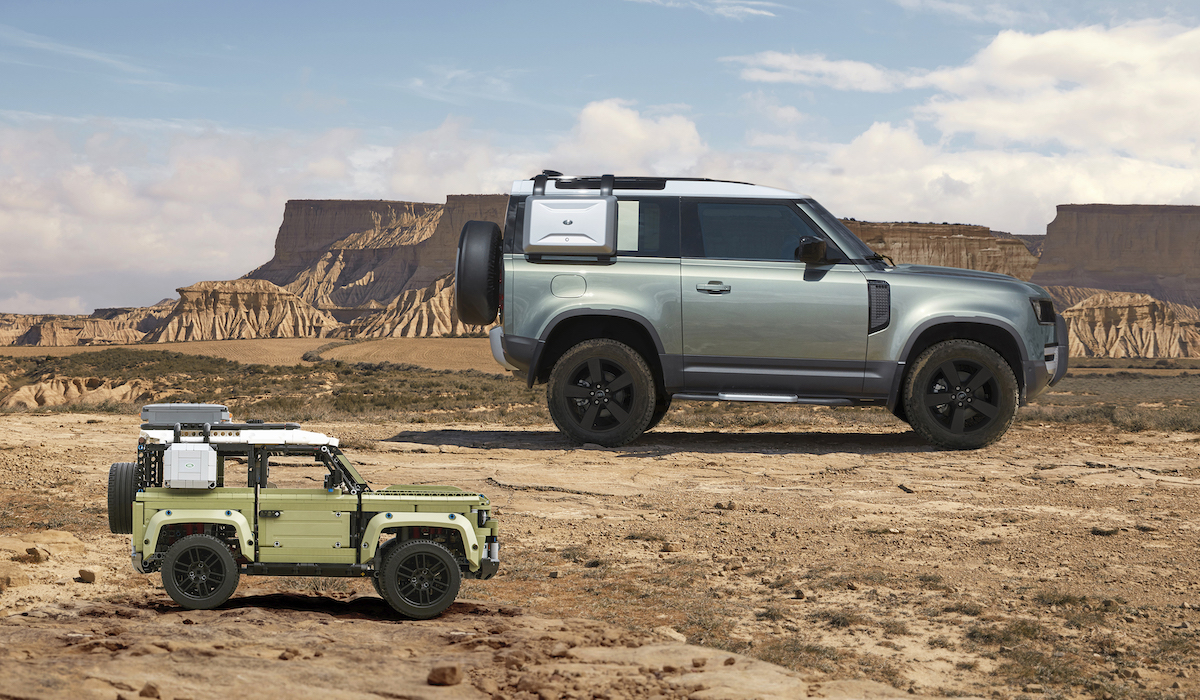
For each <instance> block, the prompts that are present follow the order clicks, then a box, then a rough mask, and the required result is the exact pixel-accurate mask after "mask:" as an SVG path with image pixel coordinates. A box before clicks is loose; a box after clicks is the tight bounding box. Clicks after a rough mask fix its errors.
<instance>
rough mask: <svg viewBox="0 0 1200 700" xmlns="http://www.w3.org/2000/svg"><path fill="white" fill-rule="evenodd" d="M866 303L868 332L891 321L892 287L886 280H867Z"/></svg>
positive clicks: (881, 328)
mask: <svg viewBox="0 0 1200 700" xmlns="http://www.w3.org/2000/svg"><path fill="white" fill-rule="evenodd" d="M867 303H868V306H869V309H870V311H869V314H868V316H869V319H870V320H869V321H868V323H869V324H870V325H869V326H868V329H867V332H868V333H875V332H876V331H881V330H883V329H884V328H887V327H888V324H889V323H891V322H892V288H891V287H889V286H888V283H887V282H881V281H879V280H867Z"/></svg>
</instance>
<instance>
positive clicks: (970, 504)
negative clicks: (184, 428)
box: [0, 339, 1200, 698]
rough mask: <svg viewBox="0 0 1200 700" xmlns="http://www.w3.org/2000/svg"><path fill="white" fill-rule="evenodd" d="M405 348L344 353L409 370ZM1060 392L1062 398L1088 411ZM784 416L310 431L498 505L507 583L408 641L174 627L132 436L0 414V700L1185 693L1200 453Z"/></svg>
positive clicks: (1154, 444)
mask: <svg viewBox="0 0 1200 700" xmlns="http://www.w3.org/2000/svg"><path fill="white" fill-rule="evenodd" d="M466 342H469V343H470V345H467V344H465V343H466ZM484 343H486V341H480V340H478V339H469V341H464V345H463V346H462V348H461V350H460V351H454V350H452V348H453V347H454V346H453V345H449V346H447V347H444V348H441V349H440V350H438V351H437V352H428V351H427V350H422V349H417V350H413V352H424V353H426V354H425V357H426V359H425V360H424V361H425V362H426V363H427V365H429V366H433V365H435V364H436V362H441V361H446V359H445V358H448V357H450V358H452V356H453V354H454V352H460V354H461V355H463V356H466V355H470V354H471V353H474V354H475V356H476V357H478V356H479V354H480V353H481V351H482V353H483V357H484V358H485V359H486V347H485V345H484ZM369 345H370V343H361V344H356V345H353V346H343V347H338V348H332V349H329V350H325V351H323V352H322V356H324V357H326V359H333V358H330V357H329V355H330V354H332V353H335V352H338V351H345V352H350V351H353V352H367V351H369V350H370V348H369V347H368V346H369ZM182 347H183V346H182V345H172V346H171V347H170V348H169V349H171V350H175V351H181V348H182ZM318 347H320V346H318ZM313 349H315V348H313V347H308V348H306V349H305V350H304V351H305V352H307V351H309V350H313ZM281 352H282V351H281ZM392 352H393V354H392V355H389V356H387V357H384V356H382V355H379V354H376V355H369V354H368V355H362V356H355V357H351V356H346V357H345V358H339V359H344V361H370V362H377V361H381V359H388V360H389V361H393V362H400V361H410V360H405V359H403V357H401V354H402V351H400V350H396V349H393V350H392ZM404 352H407V351H404ZM452 359H453V358H452ZM453 361H455V362H462V361H464V360H462V359H461V357H460V358H459V359H454V360H453ZM488 361H489V362H490V360H488ZM1093 364H1096V363H1093ZM476 366H478V365H476ZM435 368H439V367H435ZM442 368H444V369H453V368H452V367H442ZM480 369H485V370H488V369H490V368H489V367H480ZM1093 369H1094V370H1096V372H1094V373H1097V372H1098V373H1101V374H1110V375H1111V374H1113V370H1112V369H1106V368H1103V367H1098V368H1093ZM1147 370H1148V372H1147V373H1146V376H1145V377H1140V376H1139V377H1135V378H1133V379H1129V380H1128V386H1130V387H1133V389H1131V390H1129V391H1132V392H1133V393H1134V394H1138V393H1139V392H1140V393H1141V394H1153V395H1142V396H1139V395H1133V396H1126V397H1125V399H1124V400H1125V401H1127V402H1130V405H1138V404H1142V405H1144V406H1155V405H1163V404H1167V405H1170V404H1171V403H1172V402H1180V401H1194V400H1195V398H1194V395H1190V394H1189V393H1188V392H1190V391H1192V382H1193V381H1195V379H1196V377H1195V376H1194V373H1193V374H1192V375H1191V376H1189V375H1188V374H1187V373H1186V372H1185V373H1183V374H1182V375H1181V376H1179V378H1173V377H1174V376H1176V375H1178V374H1179V373H1178V371H1177V370H1171V369H1169V368H1162V367H1159V368H1157V369H1156V368H1154V367H1148V368H1147ZM1172 371H1174V372H1176V375H1168V376H1161V377H1160V376H1158V374H1162V373H1164V372H1168V373H1169V372H1172ZM1155 373H1158V374H1155ZM1070 381H1071V380H1070V379H1068V380H1066V381H1065V382H1064V384H1063V385H1060V386H1059V387H1057V388H1056V389H1057V390H1056V394H1057V397H1056V399H1055V400H1056V401H1059V402H1060V404H1061V405H1063V406H1068V407H1080V406H1086V405H1087V402H1088V401H1093V400H1095V392H1094V391H1093V390H1092V388H1089V387H1092V385H1090V384H1082V383H1077V384H1075V385H1071V384H1070V383H1069V382H1070ZM1078 381H1079V382H1083V379H1080V380H1078ZM1114 381H1116V380H1114ZM1129 391H1126V392H1125V393H1127V394H1128V393H1129ZM1172 392H1175V393H1172ZM1176 394H1179V395H1180V396H1181V397H1182V398H1181V397H1180V396H1176ZM676 410H679V409H676ZM796 410H797V412H798V413H797V415H798V416H800V415H802V416H803V420H797V421H796V422H795V423H794V425H793V426H792V427H790V428H789V427H779V426H778V425H776V424H772V425H769V426H767V427H754V426H753V425H752V424H739V425H732V426H719V427H705V426H704V425H702V424H697V422H696V421H694V420H692V421H682V420H680V421H678V422H677V423H673V422H672V421H671V419H670V417H668V420H666V421H664V424H663V426H662V427H660V428H659V429H657V430H655V431H653V432H651V433H648V434H647V435H645V436H644V437H643V438H641V439H639V440H638V441H636V442H634V443H633V444H631V445H629V446H627V447H624V448H620V449H605V448H599V447H594V446H583V447H580V446H576V445H573V444H571V443H568V442H567V441H565V440H564V439H563V438H561V437H560V436H559V435H558V433H557V432H556V431H554V429H553V426H551V425H548V424H539V425H528V426H512V425H498V424H494V423H464V422H458V423H452V424H439V423H436V422H423V423H416V422H397V421H389V420H380V419H372V420H369V421H341V422H321V423H310V424H307V425H306V427H309V428H310V429H315V430H320V431H323V432H327V433H329V434H332V435H336V436H338V437H341V438H342V439H343V441H344V444H347V445H349V446H350V447H349V448H348V449H349V451H350V453H351V456H352V457H353V458H355V459H356V461H357V462H358V463H359V464H360V465H361V467H360V468H361V470H362V471H363V473H364V475H365V476H366V477H367V478H368V479H369V480H370V481H371V482H372V483H373V484H376V485H379V486H385V485H388V484H397V483H446V484H453V485H456V486H461V487H463V488H468V489H473V490H478V491H479V492H480V493H484V494H487V495H488V496H489V497H490V498H491V499H492V500H493V503H495V504H496V506H497V513H498V517H499V519H500V521H501V524H502V530H501V543H502V545H501V559H502V563H501V573H500V575H498V576H497V577H496V578H495V579H493V580H491V581H484V582H477V581H472V582H465V583H464V586H463V591H462V593H461V595H460V599H459V602H458V603H456V604H455V605H454V606H453V607H451V609H450V610H449V611H448V612H447V613H446V614H444V615H443V616H442V617H440V618H438V619H436V620H431V621H427V622H411V621H405V620H402V619H399V618H398V617H396V616H395V615H393V614H392V613H391V612H390V610H389V609H388V608H387V606H386V605H385V604H383V602H382V601H381V600H380V599H379V598H377V597H376V596H375V594H374V591H373V589H372V588H371V586H370V584H369V583H367V582H366V581H362V580H349V581H347V580H342V579H295V578H267V577H258V578H255V577H245V578H243V579H242V582H241V586H240V588H239V590H238V592H237V594H235V597H234V598H233V599H232V600H231V601H230V602H229V603H228V604H226V605H225V606H224V607H223V608H221V609H218V610H214V611H208V612H189V611H185V610H183V609H181V608H179V607H177V606H176V605H175V604H174V603H173V602H172V601H171V600H170V598H169V597H167V595H166V593H165V592H164V591H163V589H162V587H161V582H160V580H159V577H158V576H157V575H150V576H144V575H140V574H136V573H135V572H134V571H133V570H132V569H131V567H130V565H129V560H128V554H127V550H128V538H127V536H124V535H113V534H111V533H109V532H108V527H107V517H106V510H105V489H106V479H107V473H108V467H109V465H110V464H111V463H113V462H117V461H127V460H129V459H131V458H132V455H133V448H134V442H135V440H136V435H137V426H138V422H139V421H138V418H137V416H136V415H135V414H129V415H122V414H114V413H110V412H104V413H87V412H48V411H12V412H7V413H2V414H0V464H2V465H3V469H4V474H3V476H0V582H3V584H4V585H5V586H6V589H5V590H4V591H3V593H0V679H2V680H0V698H34V697H38V698H40V697H72V698H74V697H95V698H116V697H121V696H124V697H127V698H133V697H137V696H139V695H141V696H142V697H162V698H185V697H190V698H203V697H214V696H217V695H225V694H231V693H238V694H241V695H255V696H270V697H283V696H292V697H312V696H317V695H320V696H321V697H347V698H350V697H355V698H358V697H364V698H365V697H373V698H379V697H384V698H424V697H431V698H433V697H488V696H491V697H498V698H510V697H511V698H553V697H574V698H591V697H601V698H649V697H655V696H658V697H672V698H676V697H690V698H755V697H762V698H767V697H779V698H790V697H846V698H850V697H872V698H882V697H914V696H915V697H922V696H929V697H935V696H942V697H944V696H968V697H999V698H1020V697H1028V698H1038V697H1064V698H1109V697H1111V698H1172V697H1197V696H1200V680H1198V679H1197V674H1200V648H1198V641H1197V625H1200V571H1198V569H1197V567H1196V560H1197V547H1196V545H1197V528H1198V527H1200V515H1198V512H1197V508H1196V506H1195V496H1196V494H1197V488H1200V433H1195V432H1182V431H1177V430H1175V431H1172V430H1150V429H1145V428H1139V429H1136V430H1126V429H1123V428H1120V427H1118V426H1117V425H1115V424H1113V423H1102V422H1095V423H1088V422H1082V423H1065V422H1053V421H1051V422H1046V423H1039V422H1038V421H1037V420H1036V419H1035V420H1022V421H1019V422H1018V423H1017V424H1016V425H1015V426H1014V428H1013V430H1012V431H1011V432H1010V433H1009V434H1008V435H1007V436H1006V437H1005V438H1004V439H1003V440H1002V441H1001V442H999V443H997V444H996V445H993V446H991V447H988V448H986V449H983V450H978V451H972V452H948V451H940V450H935V449H932V448H930V447H929V446H927V445H925V444H923V443H922V442H921V441H920V440H918V439H917V438H916V437H915V436H914V435H913V433H912V432H911V431H909V430H908V429H907V427H906V426H904V425H903V424H901V423H899V422H896V421H893V420H890V419H889V420H874V419H872V420H848V419H847V418H846V417H845V415H842V414H839V413H838V412H836V411H829V410H824V409H812V408H800V409H796ZM1024 410H1035V411H1036V410H1038V409H1037V408H1036V407H1035V408H1033V409H1024ZM272 478H273V480H274V481H276V482H277V483H279V485H281V486H293V487H296V486H303V485H314V486H315V485H319V483H320V481H319V480H320V474H317V473H315V472H314V471H313V470H312V469H311V468H307V467H299V466H296V467H279V468H277V471H275V472H273V474H272ZM29 550H33V551H32V552H30V551H29ZM455 666H456V667H457V668H458V669H459V670H460V671H461V672H462V674H463V680H462V682H461V683H458V684H455V685H449V686H435V685H431V684H429V682H428V679H429V674H430V672H431V671H432V670H434V669H435V668H443V667H455Z"/></svg>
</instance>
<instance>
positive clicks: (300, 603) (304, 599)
mask: <svg viewBox="0 0 1200 700" xmlns="http://www.w3.org/2000/svg"><path fill="white" fill-rule="evenodd" d="M168 605H169V604H168ZM252 608H258V609H262V610H270V611H272V612H276V613H279V612H284V611H289V612H301V613H324V614H326V615H331V616H333V617H339V618H345V619H365V620H376V621H380V622H386V621H406V620H408V618H406V617H404V616H403V615H401V614H399V613H397V612H396V611H395V610H393V609H392V608H391V606H390V605H388V604H387V603H386V602H385V601H384V600H383V599H382V598H378V597H376V596H371V595H358V596H355V597H351V598H334V597H328V596H321V595H305V594H300V593H259V594H250V595H242V596H238V595H235V596H234V597H232V598H230V599H229V600H228V601H227V602H225V603H224V604H223V605H221V607H220V610H224V611H230V610H247V609H252ZM184 612H186V611H184ZM489 612H494V611H489V610H488V609H487V608H486V607H484V606H480V605H478V604H476V603H472V602H469V601H461V600H460V601H455V602H454V603H452V604H451V605H450V607H449V608H447V609H446V612H445V613H444V614H452V613H471V614H487V613H489Z"/></svg>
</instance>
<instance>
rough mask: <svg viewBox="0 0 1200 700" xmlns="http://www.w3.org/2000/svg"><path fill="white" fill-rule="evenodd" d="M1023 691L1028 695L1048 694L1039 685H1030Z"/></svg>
mask: <svg viewBox="0 0 1200 700" xmlns="http://www.w3.org/2000/svg"><path fill="white" fill-rule="evenodd" d="M1021 690H1023V691H1025V692H1026V693H1044V692H1046V688H1045V687H1043V686H1042V685H1041V684H1039V683H1030V684H1029V685H1027V686H1025V687H1024V688H1021Z"/></svg>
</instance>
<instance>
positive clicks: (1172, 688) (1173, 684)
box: [1171, 681, 1183, 690]
mask: <svg viewBox="0 0 1200 700" xmlns="http://www.w3.org/2000/svg"><path fill="white" fill-rule="evenodd" d="M1182 687H1183V686H1182V685H1180V683H1179V681H1175V682H1174V683H1172V684H1171V690H1179V689H1180V688H1182Z"/></svg>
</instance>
